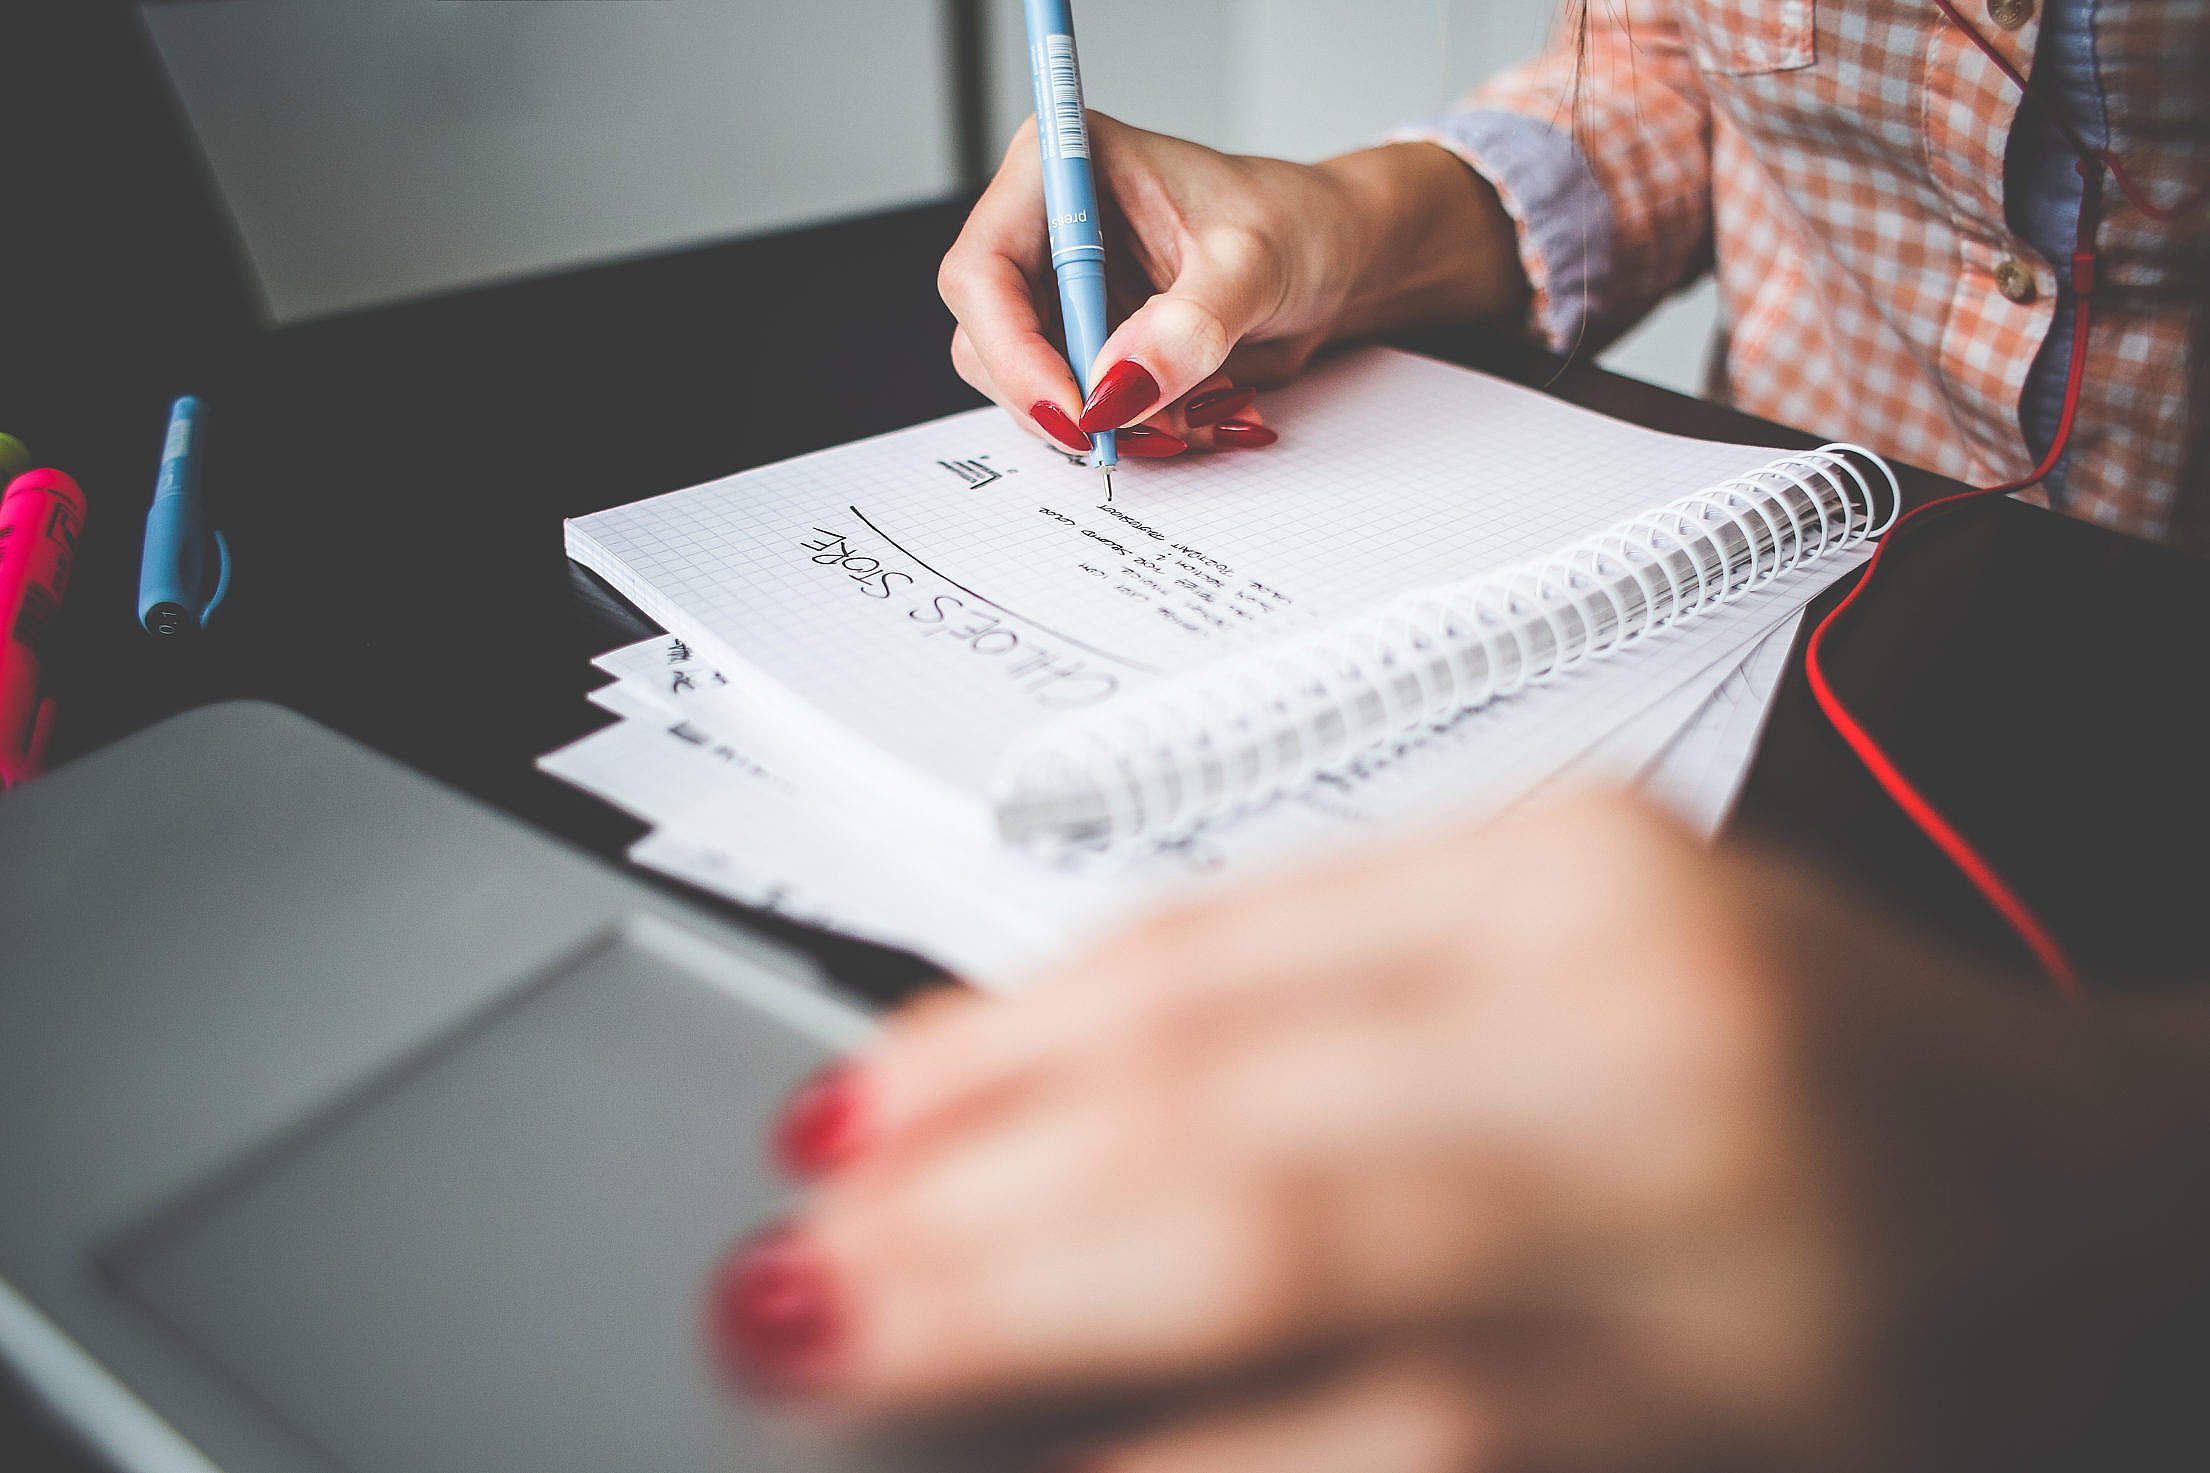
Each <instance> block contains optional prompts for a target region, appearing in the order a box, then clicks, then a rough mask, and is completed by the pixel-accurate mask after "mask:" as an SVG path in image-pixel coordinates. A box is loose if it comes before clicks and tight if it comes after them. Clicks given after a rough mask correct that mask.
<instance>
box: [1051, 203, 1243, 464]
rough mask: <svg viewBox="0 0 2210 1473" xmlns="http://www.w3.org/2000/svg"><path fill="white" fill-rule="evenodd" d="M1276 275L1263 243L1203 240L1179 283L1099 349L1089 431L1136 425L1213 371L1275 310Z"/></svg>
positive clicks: (1085, 408)
mask: <svg viewBox="0 0 2210 1473" xmlns="http://www.w3.org/2000/svg"><path fill="white" fill-rule="evenodd" d="M1273 278H1274V272H1273V270H1272V269H1271V268H1270V267H1269V266H1268V265H1267V255H1266V252H1265V250H1264V249H1263V248H1262V247H1258V246H1256V245H1253V244H1251V243H1249V242H1248V241H1242V242H1239V243H1237V244H1234V245H1229V246H1226V247H1225V248H1223V246H1222V245H1221V244H1219V243H1205V244H1202V245H1200V246H1199V248H1198V249H1197V250H1196V251H1195V252H1194V253H1193V254H1192V256H1191V258H1190V259H1189V262H1188V264H1187V265H1186V266H1185V268H1184V269H1183V271H1182V274H1181V275H1180V276H1178V277H1176V278H1175V280H1174V284H1173V285H1172V286H1170V287H1168V288H1167V289H1166V290H1165V291H1163V292H1160V293H1159V294H1158V295H1157V296H1155V297H1153V298H1151V300H1150V301H1148V302H1145V303H1144V304H1143V305H1142V306H1141V307H1139V308H1137V309H1136V311H1135V312H1134V313H1132V314H1131V315H1130V316H1129V318H1128V320H1127V321H1126V322H1123V323H1122V324H1121V325H1120V326H1119V327H1118V328H1116V329H1114V331H1113V335H1112V336H1111V337H1109V338H1107V339H1106V340H1105V346H1104V347H1103V348H1101V349H1099V350H1098V354H1097V361H1096V362H1095V363H1093V364H1091V365H1090V372H1091V375H1092V377H1091V379H1090V397H1089V398H1088V400H1086V401H1085V402H1084V403H1083V405H1082V417H1081V420H1080V423H1081V426H1082V429H1083V432H1084V433H1086V434H1092V435H1094V434H1097V433H1098V432H1100V431H1102V430H1117V429H1119V428H1121V427H1122V426H1124V425H1129V424H1133V423H1135V422H1136V421H1137V420H1140V419H1143V418H1145V417H1146V416H1147V415H1149V414H1151V413H1152V412H1153V411H1154V410H1156V409H1158V408H1159V407H1161V406H1162V405H1166V404H1171V403H1173V402H1174V401H1175V400H1177V399H1179V398H1181V397H1182V396H1183V395H1184V394H1187V393H1188V392H1189V391H1190V390H1192V389H1194V388H1196V387H1197V386H1198V385H1199V384H1201V383H1203V382H1204V381H1205V380H1206V379H1208V378H1210V377H1212V375H1213V374H1214V373H1215V372H1217V371H1218V370H1219V368H1220V365H1221V364H1222V363H1223V362H1225V361H1226V360H1227V357H1228V352H1229V350H1230V349H1232V348H1233V347H1235V345H1236V343H1237V342H1238V341H1239V340H1240V339H1241V338H1242V337H1243V335H1244V334H1245V333H1246V332H1249V331H1250V330H1251V329H1252V328H1253V327H1255V326H1257V325H1258V323H1259V322H1260V321H1261V320H1263V319H1264V317H1265V315H1266V313H1267V312H1268V311H1270V310H1271V306H1270V303H1271V302H1272V300H1273V298H1274V296H1275V295H1276V292H1275V286H1274V281H1273Z"/></svg>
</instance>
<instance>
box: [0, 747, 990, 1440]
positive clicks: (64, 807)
mask: <svg viewBox="0 0 2210 1473" xmlns="http://www.w3.org/2000/svg"><path fill="white" fill-rule="evenodd" d="M0 972H4V974H5V979H4V981H0V1353H4V1354H5V1356H6V1357H7V1358H8V1359H9V1361H10V1362H12V1367H13V1369H14V1371H15V1373H16V1374H17V1375H18V1377H20V1378H21V1379H22V1380H24V1381H26V1382H27V1383H28V1384H30V1385H31V1386H32V1387H33V1388H34V1390H35V1392H36V1394H37V1395H38V1396H39V1397H40V1398H42V1399H43V1400H45V1401H46V1402H47V1403H48V1404H49V1405H50V1406H51V1407H52V1409H53V1410H54V1411H55V1412H56V1413H57V1414H58V1415H59V1416H60V1417H62V1418H63V1419H64V1420H65V1421H66V1422H67V1423H68V1424H69V1425H70V1426H71V1427H72V1428H74V1429H75V1430H76V1432H77V1433H78V1435H80V1436H81V1437H83V1438H84V1439H85V1440H87V1441H88V1442H90V1443H91V1444H92V1445H93V1446H94V1447H95V1448H96V1449H97V1451H98V1452H99V1453H100V1454H101V1455H102V1456H104V1457H105V1458H106V1459H107V1460H108V1461H110V1462H113V1463H114V1464H116V1465H118V1466H120V1467H124V1468H128V1469H131V1470H146V1473H154V1470H160V1473H184V1470H192V1473H207V1470H209V1469H212V1468H219V1469H224V1470H228V1473H276V1470H286V1473H299V1470H315V1473H326V1470H340V1469H343V1470H348V1473H445V1470H451V1473H461V1470H467V1473H492V1470H506V1469H512V1470H516V1473H524V1470H526V1473H559V1470H568V1469H575V1470H593V1473H599V1470H614V1469H620V1470H630V1473H645V1470H657V1469H671V1470H672V1469H684V1470H689V1469H701V1470H703V1469H745V1470H781V1469H785V1468H792V1469H796V1468H815V1467H824V1466H832V1465H833V1466H836V1467H840V1468H849V1467H852V1466H855V1465H859V1466H870V1465H874V1464H875V1463H877V1462H878V1461H884V1462H896V1463H898V1464H899V1465H901V1466H908V1465H910V1463H911V1461H912V1459H911V1455H910V1454H909V1453H908V1454H896V1455H882V1456H881V1458H880V1459H879V1460H878V1458H877V1457H876V1456H874V1455H869V1456H866V1457H860V1456H858V1455H855V1454H854V1453H853V1452H852V1451H851V1450H850V1449H848V1448H833V1447H830V1446H829V1445H827V1444H826V1443H822V1442H818V1441H816V1440H814V1439H812V1438H810V1437H808V1436H807V1435H806V1434H805V1433H803V1432H802V1431H799V1430H796V1429H792V1428H788V1427H785V1426H784V1425H782V1424H781V1423H780V1422H779V1421H777V1420H775V1419H773V1418H770V1417H767V1416H765V1415H763V1414H760V1413H758V1412H756V1411H755V1410H753V1409H751V1408H748V1407H747V1406H746V1405H745V1404H744V1403H743V1402H742V1401H741V1400H740V1399H737V1398H733V1397H732V1396H731V1395H729V1394H728V1393H727V1392H726V1391H725V1390H724V1389H723V1387H722V1386H721V1385H720V1384H719V1381H718V1378H717V1377H716V1375H715V1372H714V1369H713V1364H712V1358H711V1356H710V1354H709V1352H708V1350H707V1347H706V1344H705V1341H704V1336H703V1332H702V1329H701V1320H700V1307H701V1286H702V1284H703V1283H704V1281H705V1280H706V1278H707V1275H708V1274H709V1273H710V1271H711V1269H712V1267H713V1265H714V1264H715V1263H716V1262H717V1261H718V1259H719V1258H720V1256H721V1255H722V1253H723V1252H724V1251H725V1249H726V1248H727V1246H728V1245H729V1243H730V1242H731V1241H732V1240H733V1239H734V1238H736V1237H738V1236H740V1235H742V1234H744V1233H746V1232H747V1231H749V1230H750V1229H752V1228H754V1227H755V1226H758V1225H760V1224H762V1223H763V1222H765V1221H767V1220H768V1219H770V1218H771V1217H773V1216H775V1215H777V1214H779V1213H780V1212H781V1211H782V1210H783V1209H784V1208H786V1207H787V1205H788V1203H787V1202H786V1201H785V1198H784V1188H783V1187H782V1186H781V1185H780V1183H779V1182H778V1180H777V1178H776V1176H775V1174H774V1173H773V1172H772V1170H771V1169H770V1168H769V1166H768V1164H767V1162H766V1161H765V1160H764V1159H763V1157H762V1153H761V1141H762V1138H763V1135H764V1128H765V1126H766V1124H767V1122H768V1120H769V1118H770V1116H771V1115H772V1113H773V1112H774V1110H775V1108H776V1106H777V1104H778V1102H779V1101H780V1100H781V1098H782V1097H783V1096H784V1095H785V1093H786V1092H787V1091H788V1090H789V1089H790V1088H791V1087H792V1086H793V1085H794V1084H796V1083H797V1082H798V1081H800V1080H801V1079H802V1078H803V1077H804V1076H806V1075H807V1074H808V1073H809V1072H811V1071H812V1070H813V1069H814V1068H816V1067H817V1066H818V1065H819V1064H820V1063H821V1062H822V1061H823V1060H824V1059H826V1058H828V1057H830V1056H831V1055H832V1054H834V1053H835V1052H837V1051H839V1050H841V1049H843V1048H845V1047H847V1046H849V1045H850V1044H852V1043H853V1042H854V1041H855V1040H858V1039H859V1038H861V1037H862V1036H863V1035H864V1034H865V1033H866V1031H867V1028H868V1026H869V1024H868V1021H867V1019H866V1017H865V1016H864V1015H863V1014H862V1013H861V1012H859V1011H858V1010H856V1009H855V1008H853V1007H851V1006H848V1005H847V1004H845V1003H843V1002H841V1001H839V1000H838V999H837V998H836V997H834V996H832V995H831V994H830V993H829V992H828V991H826V990H825V989H824V987H823V986H822V985H821V981H820V979H819V978H818V977H817V976H816V975H815V973H814V971H813V970H812V968H811V966H810V965H809V964H808V963H807V962H805V961H804V960H803V959H801V958H799V957H797V956H795V955H794V954H792V953H789V952H787V951H784V950H781V949H779V948H777V947H775V946H772V945H770V944H768V943H766V942H764V941H762V940H761V939H759V938H757V937H753V936H749V935H747V934H745V933H744V932H742V931H740V930H738V929H737V928H735V927H733V926H730V925H728V924H725V923H723V922H721V921H719V920H716V919H713V918H711V917H708V916H706V915H704V914H702V913H699V912H694V911H691V910H689V909H686V908H685V907H684V906H682V905H680V904H679V903H676V902H674V901H671V900H669V899H667V898H665V897H663V896H661V895H659V894H657V893H656V892H654V891H652V890H651V889H649V888H647V887H645V886H643V885H640V884H638V883H636V882H634V881H633V880H631V879H628V878H626V877H624V876H623V875H622V874H620V873H619V872H617V871H615V870H614V869H612V868H610V867H608V866H605V865H602V864H600V863H598V862H596V861H595V860H592V859H590V858H587V857H584V856H582V855H579V854H577V853H575V852H573V851H571V850H569V849H567V848H564V847H562V846H560V845H558V844H555V843H552V842H550V841H548V840H546V839H544V838H542V837H540V836H538V835H536V834H534V833H532V832H530V831H529V830H527V829H526V828H523V827H522V826H520V825H518V824H515V823H512V822H510V821H508V820H507V819H505V818H502V817H500V816H498V815H496V814H494V813H491V812H490V811H488V810H486V809H484V808H482V807H480V806H478V805H476V804H474V803H471V802H469V801H467V800H465V799H462V798H459V797H457V796H455V795H454V794H452V793H450V792H449V791H447V790H445V789H443V788H441V787H438V786H437V785H435V784H433V783H431V782H429V781H427V780H426V779H423V778H421V777H419V776H417V775H415V774H412V773H410V772H407V771H405V770H404V769H402V768H400V767H398V766H396V765H394V764H392V763H390V762H388V761H386V760H384V759H382V758H380V757H377V756H375V755H374V754H372V753H370V752H368V751H367V750H365V749H363V748H361V747H358V746H356V745H355V744H353V743H351V742H349V741H346V740H345V739H343V738H340V737H338V736H336V735H334V734H332V733H330V732H328V731H325V730H323V729H322V728H319V727H317V726H314V725H313V724H312V723H310V722H308V721H306V720H304V719H303V718H301V717H298V716H296V715H293V714H291V713H289V712H286V711H283V710H281V709H278V708H276V707H272V706H266V705H257V704H233V705H226V706H217V707H210V708H207V709H205V710H201V711H197V712H194V713H192V714H189V715H186V716H183V717H179V718H177V719H176V720H174V721H171V722H168V723H165V724H164V725H162V726H160V727H157V728H154V729H152V730H150V731H148V732H145V733H142V734H140V735H138V736H136V737H133V738H131V739H130V740H127V741H125V742H122V743H120V744H118V745H116V746H114V747H112V748H109V749H107V750H106V751H103V752H100V753H97V754H95V755H93V756H91V757H89V758H86V759H85V760H83V761H81V762H79V763H76V764H74V765H72V766H70V767H67V768H65V769H63V770H61V771H59V772H57V773H55V774H53V775H51V776H49V777H47V778H44V779H41V780H40V781H38V782H36V783H33V784H30V785H28V786H27V787H25V788H24V789H22V790H20V791H19V792H17V793H15V794H12V795H10V796H9V797H7V798H6V799H5V800H4V801H0ZM969 1466H972V1464H971V1463H970V1464H969Z"/></svg>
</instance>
